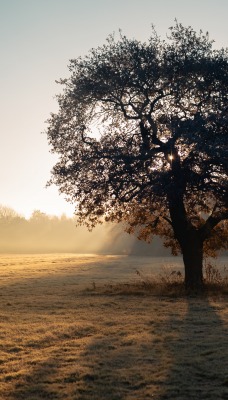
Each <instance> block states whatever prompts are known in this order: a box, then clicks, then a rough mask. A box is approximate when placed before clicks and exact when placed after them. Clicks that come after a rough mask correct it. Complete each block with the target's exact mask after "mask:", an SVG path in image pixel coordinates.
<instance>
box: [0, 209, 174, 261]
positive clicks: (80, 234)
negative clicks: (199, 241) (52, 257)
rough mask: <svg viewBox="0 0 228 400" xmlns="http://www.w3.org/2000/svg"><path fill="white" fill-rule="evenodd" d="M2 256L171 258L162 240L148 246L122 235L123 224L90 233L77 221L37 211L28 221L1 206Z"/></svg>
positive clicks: (105, 225)
mask: <svg viewBox="0 0 228 400" xmlns="http://www.w3.org/2000/svg"><path fill="white" fill-rule="evenodd" d="M0 252H1V253H52V252H53V253H56V252H60V253H69V252H72V253H101V254H136V255H151V256H165V255H170V253H169V251H168V250H167V249H165V248H164V247H163V245H162V242H161V240H160V239H159V238H154V240H153V241H152V243H150V244H147V243H145V242H141V241H139V240H138V239H137V238H135V237H134V236H131V235H128V234H127V233H125V232H123V227H122V226H121V225H120V224H107V223H106V224H103V225H100V226H98V227H96V228H95V229H94V230H93V231H92V232H88V230H87V229H86V228H85V227H76V221H75V219H74V218H68V217H66V216H65V215H62V216H61V217H56V216H49V215H47V214H44V213H42V212H41V211H39V210H35V211H34V212H33V214H32V215H31V217H30V218H29V219H26V218H25V217H23V216H21V215H19V214H17V213H16V212H15V211H14V210H13V209H11V208H9V207H5V206H0Z"/></svg>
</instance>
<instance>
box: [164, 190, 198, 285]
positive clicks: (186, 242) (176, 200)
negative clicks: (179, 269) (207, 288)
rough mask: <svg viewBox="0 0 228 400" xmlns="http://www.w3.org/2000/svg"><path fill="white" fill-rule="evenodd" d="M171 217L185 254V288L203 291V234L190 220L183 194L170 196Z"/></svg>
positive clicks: (176, 236)
mask: <svg viewBox="0 0 228 400" xmlns="http://www.w3.org/2000/svg"><path fill="white" fill-rule="evenodd" d="M169 210H170V217H171V221H172V227H173V230H174V235H175V238H176V239H177V240H178V242H179V244H180V247H181V251H182V254H183V261H184V268H185V287H186V289H187V290H190V291H202V290H203V239H202V234H201V232H200V231H199V230H198V229H197V228H195V227H194V226H193V225H192V224H191V222H190V221H189V220H188V217H187V214H186V210H185V207H184V201H183V196H182V194H179V193H178V190H176V193H174V194H172V196H170V201H169Z"/></svg>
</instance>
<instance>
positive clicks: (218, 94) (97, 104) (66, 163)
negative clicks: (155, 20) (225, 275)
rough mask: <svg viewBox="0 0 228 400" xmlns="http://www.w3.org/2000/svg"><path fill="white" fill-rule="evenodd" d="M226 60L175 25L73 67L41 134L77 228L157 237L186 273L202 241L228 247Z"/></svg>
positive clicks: (110, 42) (205, 38) (225, 54)
mask: <svg viewBox="0 0 228 400" xmlns="http://www.w3.org/2000/svg"><path fill="white" fill-rule="evenodd" d="M227 60H228V51H227V49H220V50H215V49H213V41H211V40H210V39H209V35H208V33H206V34H203V32H201V31H200V32H199V33H196V32H195V31H194V30H193V29H192V28H191V27H184V26H183V25H182V24H179V23H177V22H176V24H175V26H173V27H171V28H170V32H169V35H168V36H167V40H162V39H161V38H160V37H159V36H158V35H157V33H156V31H155V30H154V28H153V29H152V34H151V37H150V38H149V40H148V41H147V42H146V43H141V42H140V41H138V40H135V39H128V38H127V37H126V36H124V35H122V34H121V33H120V38H119V39H118V40H116V39H115V36H114V35H111V36H109V38H108V39H107V42H106V44H104V45H103V46H101V47H98V48H97V49H92V50H91V51H90V53H89V54H88V55H87V56H85V57H84V58H77V59H74V60H71V61H70V65H69V70H70V73H71V76H70V78H69V79H62V80H60V81H59V82H60V84H61V85H62V87H63V91H62V94H60V95H59V96H58V102H59V111H58V113H56V114H52V116H51V118H50V120H49V126H48V130H47V136H48V141H49V143H50V145H51V148H52V151H53V152H54V153H57V154H58V155H59V161H58V162H57V164H56V165H55V166H54V168H53V171H52V179H51V181H50V183H54V184H56V185H57V186H59V189H60V192H62V193H65V194H66V196H67V197H68V198H69V199H70V201H72V202H74V203H75V205H76V215H77V216H78V221H79V223H86V224H87V225H88V226H89V227H93V226H95V225H96V224H97V223H98V222H100V221H102V220H104V219H106V220H115V221H123V220H124V221H125V222H126V223H127V225H128V230H129V232H135V231H138V234H139V236H140V237H141V238H143V239H146V240H148V239H149V238H150V237H151V235H152V234H160V235H162V236H164V237H165V238H166V239H167V240H166V244H167V245H170V246H172V248H173V251H174V252H175V251H176V250H177V249H178V248H179V249H180V250H181V251H182V253H183V256H184V262H185V267H186V264H188V261H189V260H190V248H191V247H192V246H193V248H194V249H196V248H197V249H196V251H195V253H196V254H197V256H196V258H197V261H196V258H195V259H194V260H193V259H192V260H191V262H190V261H189V262H190V264H191V269H194V268H195V267H194V266H193V264H201V265H202V251H201V250H202V247H203V244H204V248H205V249H206V248H208V249H209V248H212V247H213V245H212V244H213V240H214V248H215V247H216V246H215V243H217V247H224V248H226V247H227V244H228V243H227V241H228V240H227V235H224V232H225V231H226V229H227V225H226V222H225V221H226V220H227V219H228V196H227V173H228V147H227V120H228V114H227V87H228V68H227V65H228V64H227ZM216 230H217V231H218V232H220V237H223V240H220V244H218V242H219V240H218V239H217V242H216V239H215V237H216ZM221 235H223V236H221ZM210 240H211V246H210V245H208V243H209V241H210ZM199 248H200V249H201V250H199ZM199 252H200V255H199ZM186 254H187V255H186ZM199 259H200V261H199ZM187 269H188V268H187ZM198 270H199V268H198ZM196 275H197V273H196ZM194 279H195V280H196V278H194ZM197 279H198V280H201V281H202V273H201V275H200V277H199V276H198V278H197Z"/></svg>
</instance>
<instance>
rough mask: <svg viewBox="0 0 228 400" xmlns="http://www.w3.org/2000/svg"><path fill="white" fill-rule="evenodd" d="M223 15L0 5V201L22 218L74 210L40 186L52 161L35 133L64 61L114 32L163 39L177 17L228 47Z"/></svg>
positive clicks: (70, 1) (149, 4)
mask: <svg viewBox="0 0 228 400" xmlns="http://www.w3.org/2000/svg"><path fill="white" fill-rule="evenodd" d="M227 15H228V1H227V0H191V1H190V0H160V1H158V0H0V37H1V62H0V89H1V92H0V93H1V94H0V113H1V115H0V204H4V205H8V206H10V207H13V208H14V209H15V210H16V211H18V212H20V213H22V214H24V215H26V216H29V215H30V214H31V212H32V211H33V210H34V209H39V210H41V211H43V212H46V213H48V214H58V215H59V214H61V213H63V212H65V213H67V214H72V212H73V207H72V206H70V205H69V204H68V203H66V201H65V200H64V197H63V196H59V194H58V190H57V188H54V187H53V188H48V189H45V184H46V181H47V180H48V179H49V177H50V170H51V166H52V165H53V164H54V162H55V158H54V156H53V155H51V154H50V153H49V148H48V144H47V141H46V136H45V134H41V132H43V131H44V130H45V121H46V120H47V118H48V117H49V114H50V112H53V111H56V110H57V104H56V101H55V99H54V96H55V94H57V93H58V92H59V90H60V88H59V86H58V85H57V84H56V83H55V80H56V79H58V78H65V77H67V76H68V69H67V65H68V64H69V59H71V58H76V57H78V56H79V55H83V54H86V53H87V52H88V50H89V49H90V48H91V47H97V46H98V45H102V44H103V43H104V41H105V39H106V37H107V36H108V35H109V34H110V33H112V32H114V31H116V32H118V30H119V28H121V29H122V31H123V33H124V34H126V35H127V36H129V37H135V38H137V39H140V40H146V39H147V38H148V36H149V35H150V30H151V24H154V25H155V27H156V28H157V31H158V32H159V33H160V34H161V35H162V36H164V35H165V33H166V32H167V30H168V27H169V26H171V25H172V24H173V23H174V19H175V18H177V19H178V21H179V22H182V23H183V24H184V25H191V26H192V27H193V28H194V29H196V30H199V29H202V30H203V31H209V33H210V37H211V39H214V40H215V46H216V47H222V46H223V47H226V46H228V40H227V37H228V24H227Z"/></svg>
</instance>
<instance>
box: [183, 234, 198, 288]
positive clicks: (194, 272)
mask: <svg viewBox="0 0 228 400" xmlns="http://www.w3.org/2000/svg"><path fill="white" fill-rule="evenodd" d="M184 236H185V238H184V240H183V241H182V245H181V249H182V254H183V261H184V268H185V288H186V289H187V290H191V291H192V290H193V291H202V290H203V241H202V240H201V239H200V237H199V234H198V232H197V231H196V230H192V231H191V232H189V233H187V234H186V235H184Z"/></svg>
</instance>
